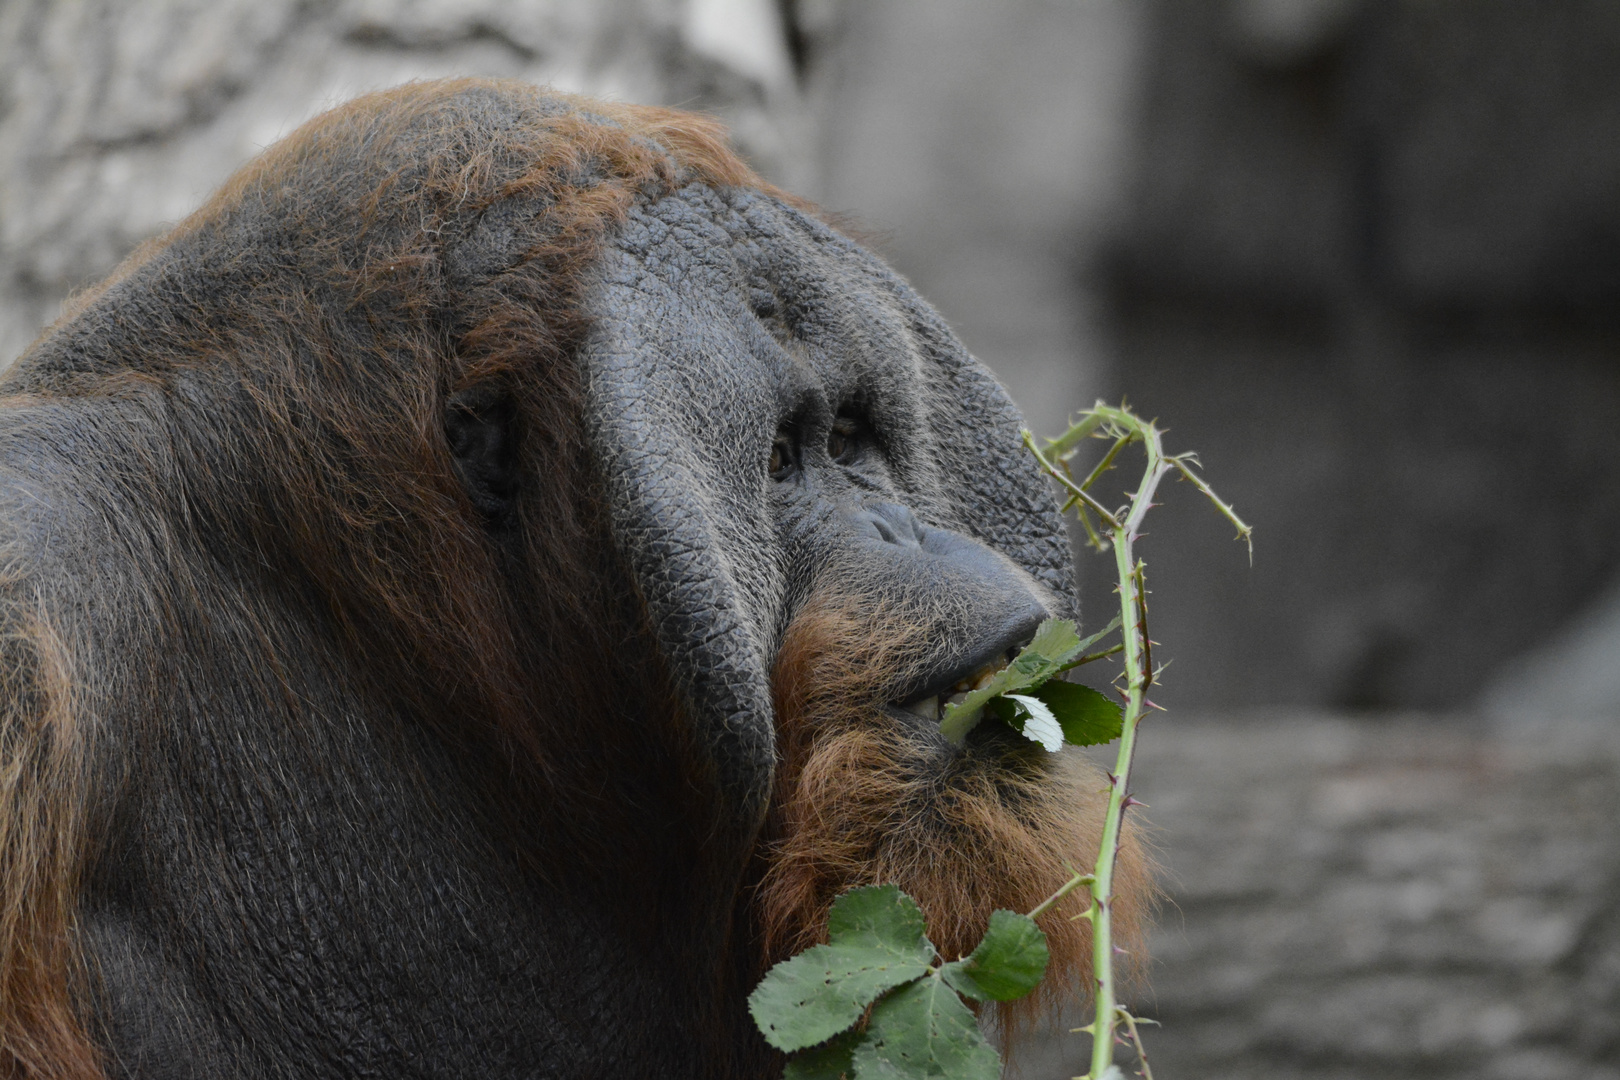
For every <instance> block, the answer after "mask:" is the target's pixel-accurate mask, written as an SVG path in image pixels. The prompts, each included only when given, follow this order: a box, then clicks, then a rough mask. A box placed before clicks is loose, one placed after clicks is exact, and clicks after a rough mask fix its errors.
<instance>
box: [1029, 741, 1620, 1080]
mask: <svg viewBox="0 0 1620 1080" xmlns="http://www.w3.org/2000/svg"><path fill="white" fill-rule="evenodd" d="M1135 776H1136V780H1135V783H1134V785H1133V787H1134V789H1135V791H1136V794H1137V796H1138V797H1139V798H1141V799H1143V800H1144V801H1145V802H1147V803H1148V804H1149V809H1148V810H1147V811H1146V814H1147V817H1148V819H1149V820H1150V821H1151V822H1152V824H1153V825H1154V826H1155V828H1156V829H1157V831H1158V840H1159V846H1160V857H1161V859H1162V861H1163V863H1164V866H1165V871H1166V872H1165V879H1164V881H1165V885H1166V887H1167V890H1168V893H1169V900H1170V902H1169V904H1167V905H1166V907H1165V908H1164V910H1163V911H1162V913H1161V915H1160V920H1159V926H1158V929H1157V930H1156V932H1155V933H1154V935H1153V938H1152V943H1151V944H1152V952H1153V963H1152V968H1151V971H1152V975H1151V986H1150V987H1149V988H1148V989H1147V990H1146V991H1145V992H1143V993H1140V994H1138V995H1137V1000H1136V1002H1135V1005H1134V1008H1135V1009H1136V1011H1138V1013H1139V1014H1141V1015H1145V1016H1150V1017H1154V1018H1157V1019H1158V1020H1160V1021H1161V1022H1162V1024H1163V1026H1162V1027H1150V1028H1147V1029H1145V1030H1146V1032H1147V1036H1146V1038H1147V1045H1148V1053H1149V1060H1150V1062H1151V1063H1152V1065H1153V1070H1154V1074H1155V1076H1156V1077H1158V1078H1159V1080H1307V1078H1309V1080H1373V1078H1377V1080H1407V1078H1410V1080H1451V1078H1455V1080H1498V1078H1500V1080H1615V1078H1620V844H1617V843H1616V835H1617V832H1620V729H1617V728H1616V727H1615V726H1614V725H1613V724H1595V725H1582V724H1564V725H1544V726H1541V727H1540V728H1538V729H1534V730H1531V729H1527V728H1525V727H1523V726H1514V727H1512V728H1509V729H1499V728H1494V727H1492V726H1491V725H1490V724H1489V723H1487V722H1485V721H1483V720H1480V719H1476V718H1472V717H1465V716H1449V717H1448V716H1437V715H1425V714H1415V713H1406V714H1395V715H1389V716H1385V717H1381V718H1379V719H1378V720H1376V721H1371V720H1365V719H1362V720H1353V719H1349V718H1346V717H1343V716H1334V715H1331V714H1320V713H1317V714H1313V713H1302V712H1290V711H1272V712H1268V713H1264V714H1248V715H1241V716H1235V715H1228V716H1222V715H1202V716H1180V715H1178V714H1174V713H1172V714H1169V715H1165V716H1159V717H1156V718H1154V719H1152V720H1151V721H1150V723H1149V726H1148V727H1147V728H1144V734H1143V740H1142V743H1141V747H1140V752H1139V756H1138V759H1137V768H1136V773H1135ZM1075 1022H1076V1023H1078V1022H1082V1021H1078V1020H1077V1021H1075ZM1086 1047H1087V1041H1086V1039H1085V1037H1084V1036H1078V1035H1077V1036H1069V1037H1067V1038H1054V1040H1053V1041H1052V1042H1051V1043H1050V1044H1048V1045H1047V1046H1045V1047H1043V1048H1042V1051H1041V1052H1040V1053H1038V1054H1035V1055H1032V1056H1031V1057H1030V1059H1029V1060H1027V1061H1025V1062H1024V1064H1023V1069H1022V1075H1023V1076H1024V1077H1026V1078H1028V1080H1037V1078H1038V1080H1056V1078H1058V1077H1065V1076H1074V1075H1077V1074H1079V1073H1081V1072H1084V1069H1085V1063H1084V1058H1083V1055H1084V1053H1085V1052H1086Z"/></svg>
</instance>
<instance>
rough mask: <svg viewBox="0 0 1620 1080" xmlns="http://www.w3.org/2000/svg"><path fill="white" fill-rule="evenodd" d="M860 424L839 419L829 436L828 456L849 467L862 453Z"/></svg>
mask: <svg viewBox="0 0 1620 1080" xmlns="http://www.w3.org/2000/svg"><path fill="white" fill-rule="evenodd" d="M860 434H861V429H860V424H859V422H858V421H855V420H852V419H850V418H848V417H843V416H841V417H839V418H838V419H837V420H835V421H834V422H833V426H832V431H831V432H829V433H828V434H827V456H828V457H830V458H832V459H833V460H834V461H835V462H837V463H838V464H840V465H849V464H852V463H853V462H854V461H855V458H856V456H857V455H858V454H859V453H860V449H861V440H860Z"/></svg>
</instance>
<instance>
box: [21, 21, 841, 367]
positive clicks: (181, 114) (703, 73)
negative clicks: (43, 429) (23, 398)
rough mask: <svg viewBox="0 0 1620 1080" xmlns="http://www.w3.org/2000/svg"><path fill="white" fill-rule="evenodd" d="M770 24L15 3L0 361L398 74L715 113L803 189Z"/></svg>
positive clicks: (782, 45) (781, 54) (801, 161)
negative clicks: (157, 240) (285, 142)
mask: <svg viewBox="0 0 1620 1080" xmlns="http://www.w3.org/2000/svg"><path fill="white" fill-rule="evenodd" d="M776 12H777V8H776V6H775V5H774V3H772V2H771V0H726V2H722V0H694V2H689V3H682V2H680V0H600V2H597V0H87V2H84V3H60V2H55V0H9V2H8V3H5V4H3V5H0V366H4V365H6V364H9V363H10V362H11V360H12V359H14V358H15V357H16V356H17V354H18V353H19V352H21V350H22V349H23V348H24V347H25V346H26V345H27V344H28V342H29V341H31V340H33V338H34V335H35V334H36V333H37V332H38V330H39V328H40V327H41V326H42V325H44V324H45V323H48V322H49V321H50V320H51V319H52V318H54V317H55V314H56V311H57V309H58V307H59V306H60V304H61V302H62V300H63V298H64V297H66V296H67V295H68V293H69V292H70V291H71V290H73V289H75V288H79V287H82V286H84V285H87V284H90V283H92V282H94V281H96V280H99V279H100V278H101V277H102V276H104V275H105V274H106V273H107V272H108V271H109V270H111V269H112V268H113V266H115V265H116V264H117V263H118V261H119V260H120V259H122V258H123V256H124V255H125V254H127V253H128V252H129V251H130V250H131V249H132V248H134V246H135V245H136V244H138V243H140V242H141V241H142V240H144V239H146V238H147V237H149V236H152V235H154V234H156V233H159V232H161V231H162V230H163V229H165V228H166V227H167V226H168V225H171V224H173V223H174V222H176V221H178V220H179V219H180V218H182V217H184V216H185V215H186V214H187V213H189V212H190V211H191V210H192V209H193V208H194V207H196V206H197V205H198V204H199V203H200V202H201V201H202V200H203V199H204V198H205V197H207V195H208V194H209V192H211V191H212V190H213V189H214V188H216V187H218V186H219V184H220V183H221V182H222V181H223V180H224V179H225V178H226V177H227V176H229V175H230V174H231V172H233V171H234V170H235V169H236V168H237V167H238V166H239V165H241V164H242V163H243V162H245V161H246V160H247V159H248V158H250V157H252V156H253V154H255V153H256V152H258V150H259V149H261V148H262V147H264V146H266V145H268V144H269V143H271V142H274V141H275V140H276V139H277V138H279V137H280V136H282V135H284V134H286V133H287V132H289V131H291V130H292V129H293V128H294V127H296V126H297V125H298V124H299V123H300V122H302V121H303V120H306V119H308V118H309V117H311V116H314V115H315V114H316V113H319V112H321V111H323V110H324V109H326V108H329V107H331V106H332V105H335V104H337V103H339V102H342V101H345V100H347V99H348V98H351V97H353V96H355V95H356V94H360V93H364V92H366V91H370V90H378V89H383V88H386V87H389V86H394V85H397V84H399V83H401V82H405V81H407V80H410V79H421V78H435V77H442V76H454V75H494V76H514V77H521V78H524V79H528V80H530V81H532V82H536V83H544V84H549V85H552V86H554V87H556V88H558V89H563V90H576V91H580V92H584V93H589V94H594V95H598V96H606V97H611V98H617V99H621V100H626V101H637V102H643V103H649V104H676V103H679V104H682V105H685V106H687V107H695V108H708V109H712V110H714V111H717V112H719V113H720V114H721V115H723V116H724V117H725V118H726V120H727V121H728V122H729V123H730V124H731V125H732V128H733V130H734V132H735V133H736V135H737V137H738V139H739V142H740V143H741V145H742V146H743V148H744V149H745V151H746V152H748V153H749V155H750V156H751V157H752V158H753V160H754V162H755V163H756V164H757V165H759V166H760V167H761V168H763V169H764V170H765V171H766V172H767V173H768V174H770V175H771V176H772V177H773V178H775V179H778V180H780V181H782V182H784V183H786V184H788V185H790V186H799V187H802V186H804V184H805V182H806V178H805V175H804V172H805V170H806V168H807V167H808V161H809V152H808V138H807V137H806V136H805V135H804V128H805V126H806V125H807V124H808V120H807V119H806V113H805V112H804V110H803V108H802V103H801V99H800V97H799V95H798V93H797V91H796V89H795V87H794V86H793V82H792V70H791V68H792V60H791V58H790V57H789V56H788V55H787V47H788V46H787V40H788V39H787V36H786V35H785V34H784V33H782V28H781V26H780V24H779V23H777V24H775V25H774V26H773V24H772V20H774V19H777V18H778V16H777V14H776ZM812 29H813V27H812ZM750 36H752V38H755V39H758V40H757V41H752V42H751V41H750V40H748V38H749V37H750ZM801 37H802V35H801Z"/></svg>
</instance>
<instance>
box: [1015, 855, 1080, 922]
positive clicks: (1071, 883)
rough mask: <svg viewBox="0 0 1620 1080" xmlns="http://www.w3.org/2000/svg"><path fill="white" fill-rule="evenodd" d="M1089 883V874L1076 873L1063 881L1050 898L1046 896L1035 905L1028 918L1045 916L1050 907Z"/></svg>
mask: <svg viewBox="0 0 1620 1080" xmlns="http://www.w3.org/2000/svg"><path fill="white" fill-rule="evenodd" d="M1071 869H1073V868H1072V867H1071ZM1090 883H1091V875H1090V874H1083V873H1078V872H1077V873H1076V874H1075V875H1074V877H1072V878H1070V879H1069V880H1068V881H1065V882H1064V883H1063V884H1062V885H1060V886H1058V891H1057V892H1055V893H1053V894H1052V895H1051V896H1048V897H1047V898H1046V899H1045V900H1042V901H1041V902H1040V903H1039V904H1036V905H1035V909H1034V910H1033V911H1031V912H1030V913H1029V917H1030V918H1031V919H1038V918H1040V917H1041V916H1042V915H1045V914H1046V913H1047V912H1048V911H1051V910H1052V905H1053V904H1055V903H1057V902H1058V901H1059V900H1061V899H1063V898H1064V897H1065V896H1068V895H1069V894H1070V893H1072V892H1073V891H1074V890H1076V889H1078V888H1079V887H1080V886H1082V885H1088V884H1090Z"/></svg>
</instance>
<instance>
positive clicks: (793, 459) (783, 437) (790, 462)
mask: <svg viewBox="0 0 1620 1080" xmlns="http://www.w3.org/2000/svg"><path fill="white" fill-rule="evenodd" d="M797 463H798V455H797V453H796V448H795V446H794V442H793V433H792V432H790V431H788V430H787V429H786V428H784V429H782V430H781V431H778V432H777V433H776V438H775V439H774V440H773V441H772V442H771V460H770V464H769V465H767V466H766V469H767V470H768V471H769V472H770V474H771V479H772V480H785V479H787V476H788V474H789V473H791V472H792V471H793V466H794V465H795V464H797Z"/></svg>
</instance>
